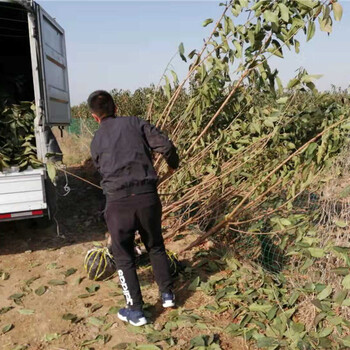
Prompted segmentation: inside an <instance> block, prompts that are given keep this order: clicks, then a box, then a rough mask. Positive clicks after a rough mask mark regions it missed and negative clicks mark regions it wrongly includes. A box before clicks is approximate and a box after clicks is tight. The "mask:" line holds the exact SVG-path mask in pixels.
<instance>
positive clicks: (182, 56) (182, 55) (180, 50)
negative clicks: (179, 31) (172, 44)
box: [179, 43, 187, 62]
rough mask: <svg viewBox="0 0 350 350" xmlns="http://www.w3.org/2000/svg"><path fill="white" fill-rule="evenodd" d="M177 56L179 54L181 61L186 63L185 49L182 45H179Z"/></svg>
mask: <svg viewBox="0 0 350 350" xmlns="http://www.w3.org/2000/svg"><path fill="white" fill-rule="evenodd" d="M179 54H180V57H181V59H182V60H183V61H185V62H187V60H186V57H185V55H184V54H185V47H184V44H183V43H181V44H180V45H179Z"/></svg>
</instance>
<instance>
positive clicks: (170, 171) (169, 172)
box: [167, 167, 176, 176]
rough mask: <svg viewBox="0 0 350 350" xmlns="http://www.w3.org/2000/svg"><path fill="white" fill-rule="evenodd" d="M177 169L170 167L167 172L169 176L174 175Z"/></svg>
mask: <svg viewBox="0 0 350 350" xmlns="http://www.w3.org/2000/svg"><path fill="white" fill-rule="evenodd" d="M175 171H176V169H173V168H170V167H168V172H167V174H169V176H171V175H173V174H174V173H175Z"/></svg>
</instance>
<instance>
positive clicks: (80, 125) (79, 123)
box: [68, 118, 98, 135]
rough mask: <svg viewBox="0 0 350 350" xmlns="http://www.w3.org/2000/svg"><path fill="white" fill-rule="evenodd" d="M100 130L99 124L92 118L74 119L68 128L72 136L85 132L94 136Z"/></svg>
mask: <svg viewBox="0 0 350 350" xmlns="http://www.w3.org/2000/svg"><path fill="white" fill-rule="evenodd" d="M97 129H98V124H97V123H96V121H95V120H94V119H92V118H89V119H83V118H72V121H71V124H70V126H69V127H68V132H69V133H70V134H76V135H81V134H83V133H84V132H88V133H90V134H93V133H94V132H95V131H96V130H97Z"/></svg>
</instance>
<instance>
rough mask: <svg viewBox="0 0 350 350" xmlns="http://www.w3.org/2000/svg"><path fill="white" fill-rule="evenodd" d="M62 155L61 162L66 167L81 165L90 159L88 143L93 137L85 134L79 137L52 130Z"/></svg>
mask: <svg viewBox="0 0 350 350" xmlns="http://www.w3.org/2000/svg"><path fill="white" fill-rule="evenodd" d="M53 132H54V134H55V136H56V138H57V141H58V143H59V145H60V147H61V150H62V153H63V162H64V163H65V164H66V165H67V166H71V165H77V164H82V163H83V162H84V161H86V160H87V159H89V158H90V143H91V140H92V137H93V135H92V134H90V133H88V132H85V133H83V134H81V135H75V134H70V133H68V132H66V131H64V132H63V137H61V133H60V131H59V130H53Z"/></svg>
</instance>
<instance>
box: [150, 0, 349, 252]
mask: <svg viewBox="0 0 350 350" xmlns="http://www.w3.org/2000/svg"><path fill="white" fill-rule="evenodd" d="M245 15H246V16H247V18H246V20H245V19H244V16H245ZM332 16H333V17H332ZM235 17H239V20H237V21H236V19H235ZM340 17H341V6H340V5H339V4H338V3H335V2H334V1H317V0H315V1H281V2H272V1H264V0H261V1H248V0H240V1H238V0H237V1H230V2H229V3H227V4H226V5H225V8H224V11H223V14H222V16H221V18H220V19H219V20H218V21H217V22H216V24H215V25H214V28H213V30H212V32H211V34H210V36H209V38H208V40H206V41H205V43H204V46H203V48H202V49H201V50H193V51H192V52H191V53H190V54H189V55H188V58H186V57H185V52H184V47H183V45H180V47H179V52H180V56H181V57H182V59H183V60H187V59H190V60H192V62H191V64H190V66H189V72H188V74H187V76H186V78H185V79H184V81H183V82H182V83H179V82H178V79H177V77H175V78H174V85H173V86H172V85H171V83H170V81H171V79H170V78H168V77H167V78H166V84H165V86H164V89H163V90H164V94H165V95H166V96H168V104H167V106H166V108H165V109H164V111H163V112H162V113H158V114H157V111H152V109H150V111H149V116H152V118H154V120H157V125H158V126H161V127H162V128H165V129H166V130H167V131H168V133H169V134H170V135H171V138H172V140H173V141H174V142H175V143H176V145H177V146H178V148H179V149H180V150H181V151H182V154H181V158H182V159H183V162H182V166H181V167H180V169H179V170H178V171H177V172H176V173H175V174H173V175H172V176H171V177H170V178H168V179H167V180H166V181H164V182H163V183H162V184H161V185H160V192H165V193H170V194H171V195H169V196H167V197H166V200H165V203H164V206H163V208H164V218H166V219H168V220H170V221H171V218H173V219H174V220H173V230H172V233H169V234H168V237H169V236H171V235H173V234H176V233H177V232H180V231H181V230H183V229H185V228H189V227H191V226H192V227H193V226H197V227H199V228H200V229H201V231H202V236H201V237H200V238H199V239H198V240H197V241H196V242H194V243H193V244H191V245H190V246H189V247H188V248H190V247H194V246H195V245H197V244H200V243H201V242H203V240H204V239H205V238H207V237H210V236H213V235H214V234H217V233H219V232H223V231H224V230H226V232H238V233H239V232H241V233H244V232H245V233H247V234H251V235H254V234H261V233H266V232H269V231H271V232H280V231H282V232H285V231H288V230H290V231H292V232H296V230H295V229H294V231H293V228H294V227H295V226H297V225H299V224H300V222H301V221H302V220H305V217H303V216H302V215H299V214H296V211H295V210H297V209H296V208H293V206H294V203H295V200H296V198H297V197H298V196H299V195H301V194H302V193H303V192H305V191H307V190H310V188H311V187H312V186H316V185H317V181H318V179H319V177H320V174H321V173H322V171H323V170H324V169H325V168H326V167H327V166H328V165H329V164H330V159H332V157H334V156H335V155H337V154H338V153H339V151H340V150H341V148H342V146H343V145H344V143H345V141H346V135H347V133H348V131H347V129H348V126H349V124H348V123H347V117H348V115H349V111H350V107H349V104H348V103H347V102H344V101H340V100H337V98H335V97H334V96H332V95H331V94H328V93H318V92H317V90H316V89H315V85H314V83H313V80H315V79H317V76H313V75H309V74H308V73H307V72H306V71H305V70H300V71H299V72H298V74H297V75H296V77H295V78H294V79H292V80H291V81H290V82H289V84H288V86H287V88H284V87H283V86H282V84H281V81H280V80H279V78H278V71H277V70H273V69H271V67H270V66H269V59H270V57H272V56H277V57H279V58H283V54H284V51H285V50H286V49H294V50H295V52H296V53H298V52H299V50H300V42H299V40H298V39H299V38H300V36H301V34H302V33H304V34H305V36H306V39H307V41H308V40H311V39H312V37H313V36H314V34H315V29H316V24H315V22H316V21H317V20H318V21H319V23H320V29H321V31H324V32H327V33H329V32H331V29H332V23H333V18H334V19H335V20H339V19H340ZM212 22H213V20H211V19H209V20H207V21H205V23H204V25H205V26H207V25H209V24H211V23H212ZM297 38H298V39H297ZM173 75H174V74H173ZM188 82H189V84H190V98H189V101H188V104H187V106H186V107H185V108H184V109H183V111H182V113H177V112H175V110H174V106H176V105H177V102H178V97H179V94H180V92H181V91H182V89H183V87H184V86H185V84H186V83H188ZM151 105H152V104H151ZM156 165H157V167H158V170H159V171H160V172H162V171H166V165H165V164H164V163H161V162H160V161H159V160H158V161H157V162H156Z"/></svg>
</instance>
